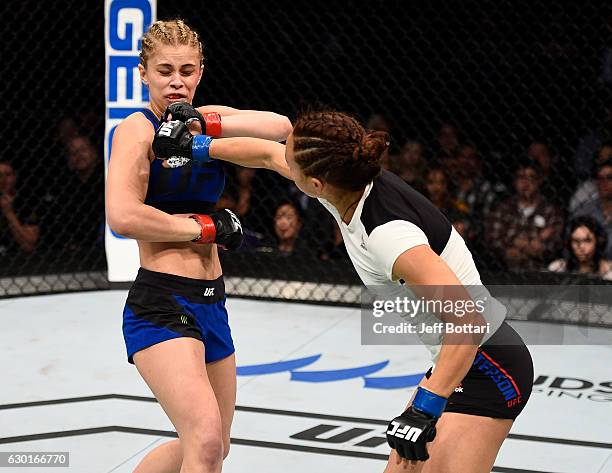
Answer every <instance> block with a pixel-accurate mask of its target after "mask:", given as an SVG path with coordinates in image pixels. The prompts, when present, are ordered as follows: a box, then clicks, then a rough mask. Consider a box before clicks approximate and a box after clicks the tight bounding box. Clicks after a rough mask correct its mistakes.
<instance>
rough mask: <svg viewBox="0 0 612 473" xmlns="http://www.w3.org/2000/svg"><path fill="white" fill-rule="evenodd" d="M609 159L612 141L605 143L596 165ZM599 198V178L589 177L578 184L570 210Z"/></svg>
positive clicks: (597, 155)
mask: <svg viewBox="0 0 612 473" xmlns="http://www.w3.org/2000/svg"><path fill="white" fill-rule="evenodd" d="M607 160H612V141H608V142H606V143H604V144H603V146H602V147H601V148H599V151H598V152H597V154H596V155H595V160H594V161H595V166H596V167H599V165H600V164H601V163H603V162H604V161H607ZM591 199H597V180H596V179H593V178H592V179H589V180H587V181H584V182H583V183H582V184H580V185H579V186H578V189H576V192H574V195H573V196H572V198H571V199H570V203H569V211H570V213H573V212H574V211H575V210H576V209H577V208H578V207H580V206H581V205H582V204H584V203H585V202H586V201H587V200H591Z"/></svg>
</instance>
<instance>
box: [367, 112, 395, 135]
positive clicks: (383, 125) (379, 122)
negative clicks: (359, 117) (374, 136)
mask: <svg viewBox="0 0 612 473" xmlns="http://www.w3.org/2000/svg"><path fill="white" fill-rule="evenodd" d="M366 128H368V129H369V130H376V131H384V132H387V133H388V134H389V135H390V134H391V124H390V123H389V119H388V118H387V116H386V115H385V114H383V113H373V114H372V115H370V117H369V118H368V121H367V123H366Z"/></svg>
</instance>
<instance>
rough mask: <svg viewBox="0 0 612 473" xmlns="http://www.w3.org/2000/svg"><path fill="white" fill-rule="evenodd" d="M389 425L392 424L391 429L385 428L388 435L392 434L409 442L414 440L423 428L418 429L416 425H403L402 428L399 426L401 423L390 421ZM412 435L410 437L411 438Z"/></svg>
mask: <svg viewBox="0 0 612 473" xmlns="http://www.w3.org/2000/svg"><path fill="white" fill-rule="evenodd" d="M391 425H392V426H393V427H392V428H391V430H387V434H388V435H393V436H394V437H397V438H398V439H404V438H405V439H406V440H409V441H411V442H416V441H417V439H418V438H419V436H420V435H421V434H422V433H423V429H419V428H417V427H411V426H409V425H405V426H404V427H403V428H401V429H400V428H399V426H400V425H401V424H400V423H399V422H396V421H391ZM411 437H412V438H411Z"/></svg>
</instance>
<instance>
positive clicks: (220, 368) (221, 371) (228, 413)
mask: <svg viewBox="0 0 612 473" xmlns="http://www.w3.org/2000/svg"><path fill="white" fill-rule="evenodd" d="M206 371H207V372H208V379H209V380H210V384H211V386H212V388H213V391H214V393H215V396H216V398H217V404H218V405H219V411H220V412H221V424H222V428H223V442H224V446H225V455H227V451H229V439H230V430H231V427H232V420H233V419H234V409H235V406H236V357H235V355H233V354H232V355H230V356H228V357H226V358H223V359H222V360H219V361H215V362H213V363H208V364H207V365H206Z"/></svg>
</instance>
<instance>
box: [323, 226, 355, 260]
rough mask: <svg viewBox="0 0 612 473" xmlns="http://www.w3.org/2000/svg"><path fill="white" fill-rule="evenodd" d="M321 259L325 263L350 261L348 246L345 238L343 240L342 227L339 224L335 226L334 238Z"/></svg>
mask: <svg viewBox="0 0 612 473" xmlns="http://www.w3.org/2000/svg"><path fill="white" fill-rule="evenodd" d="M320 258H321V260H323V261H328V260H335V259H346V260H348V259H349V255H348V252H347V251H346V246H345V245H344V238H342V232H341V231H340V227H339V226H338V225H337V224H336V225H334V238H333V240H332V241H330V242H329V244H328V245H327V246H326V247H325V248H324V250H323V252H322V253H321V255H320Z"/></svg>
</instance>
